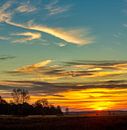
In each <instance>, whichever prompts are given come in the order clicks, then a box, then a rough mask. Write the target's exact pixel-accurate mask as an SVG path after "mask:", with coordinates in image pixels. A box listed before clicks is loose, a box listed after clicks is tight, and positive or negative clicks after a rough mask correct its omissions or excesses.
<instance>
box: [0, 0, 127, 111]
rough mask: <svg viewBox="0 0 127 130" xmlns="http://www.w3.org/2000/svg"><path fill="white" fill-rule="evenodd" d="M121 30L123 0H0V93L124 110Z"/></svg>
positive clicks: (126, 82) (125, 40)
mask: <svg viewBox="0 0 127 130" xmlns="http://www.w3.org/2000/svg"><path fill="white" fill-rule="evenodd" d="M126 34H127V0H22V1H19V0H0V95H1V96H2V97H3V98H5V99H7V100H8V101H9V100H11V91H12V89H14V88H25V89H28V90H29V92H30V94H31V101H30V102H33V101H36V100H38V99H40V98H47V99H48V100H49V102H50V103H51V104H55V105H60V106H62V107H63V108H66V107H68V108H70V110H75V111H77V110H83V111H85V110H126V109H127V100H126V97H127V55H126V50H127V37H126Z"/></svg>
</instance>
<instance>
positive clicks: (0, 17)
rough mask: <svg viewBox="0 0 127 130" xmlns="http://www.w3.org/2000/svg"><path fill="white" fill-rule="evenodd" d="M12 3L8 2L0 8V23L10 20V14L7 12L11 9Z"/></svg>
mask: <svg viewBox="0 0 127 130" xmlns="http://www.w3.org/2000/svg"><path fill="white" fill-rule="evenodd" d="M12 2H13V1H8V2H6V3H4V4H3V5H2V6H1V7H0V22H5V21H7V20H10V19H11V16H12V13H11V12H8V11H7V10H8V9H9V8H10V7H11V5H12Z"/></svg>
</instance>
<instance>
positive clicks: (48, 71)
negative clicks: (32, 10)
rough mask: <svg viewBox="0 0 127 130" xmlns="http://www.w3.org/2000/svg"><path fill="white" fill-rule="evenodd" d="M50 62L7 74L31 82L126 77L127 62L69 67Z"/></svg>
mask: <svg viewBox="0 0 127 130" xmlns="http://www.w3.org/2000/svg"><path fill="white" fill-rule="evenodd" d="M51 62H52V61H51V60H46V61H42V62H40V63H36V64H32V65H27V66H23V67H20V68H17V69H16V70H14V71H8V72H7V73H9V74H11V75H13V74H17V76H18V75H20V74H25V75H29V74H31V75H32V77H33V78H32V79H33V80H35V81H36V80H40V81H49V82H50V81H53V80H54V81H57V82H58V81H60V80H62V81H70V82H73V81H80V82H82V81H84V78H85V79H91V78H92V79H94V80H95V79H99V80H103V79H104V77H107V78H109V79H110V78H113V77H116V76H118V77H120V76H126V75H127V62H112V63H111V62H109V63H108V62H107V63H104V62H91V63H90V62H89V63H87V62H86V63H84V64H83V63H82V64H80V62H79V63H78V62H77V64H76V63H74V64H73V63H71V65H57V64H55V63H52V64H51V65H50V64H49V63H51Z"/></svg>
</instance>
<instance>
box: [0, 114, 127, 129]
mask: <svg viewBox="0 0 127 130" xmlns="http://www.w3.org/2000/svg"><path fill="white" fill-rule="evenodd" d="M0 129H1V130H2V129H4V130H5V129H17V130H21V129H24V130H127V116H45V117H42V116H29V117H12V116H0Z"/></svg>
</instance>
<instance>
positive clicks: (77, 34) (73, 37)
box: [7, 21, 94, 45]
mask: <svg viewBox="0 0 127 130" xmlns="http://www.w3.org/2000/svg"><path fill="white" fill-rule="evenodd" d="M7 23H8V24H10V25H12V26H16V27H20V28H25V29H29V30H35V31H40V32H45V33H48V34H50V35H52V36H55V37H57V38H60V39H62V40H64V41H66V42H68V43H71V44H76V45H85V44H89V43H91V42H93V41H94V38H93V37H91V36H89V32H88V30H83V29H70V30H68V29H63V28H52V27H48V26H43V25H37V24H32V23H30V24H29V22H28V23H27V24H26V25H24V24H17V23H14V22H11V21H7Z"/></svg>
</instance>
